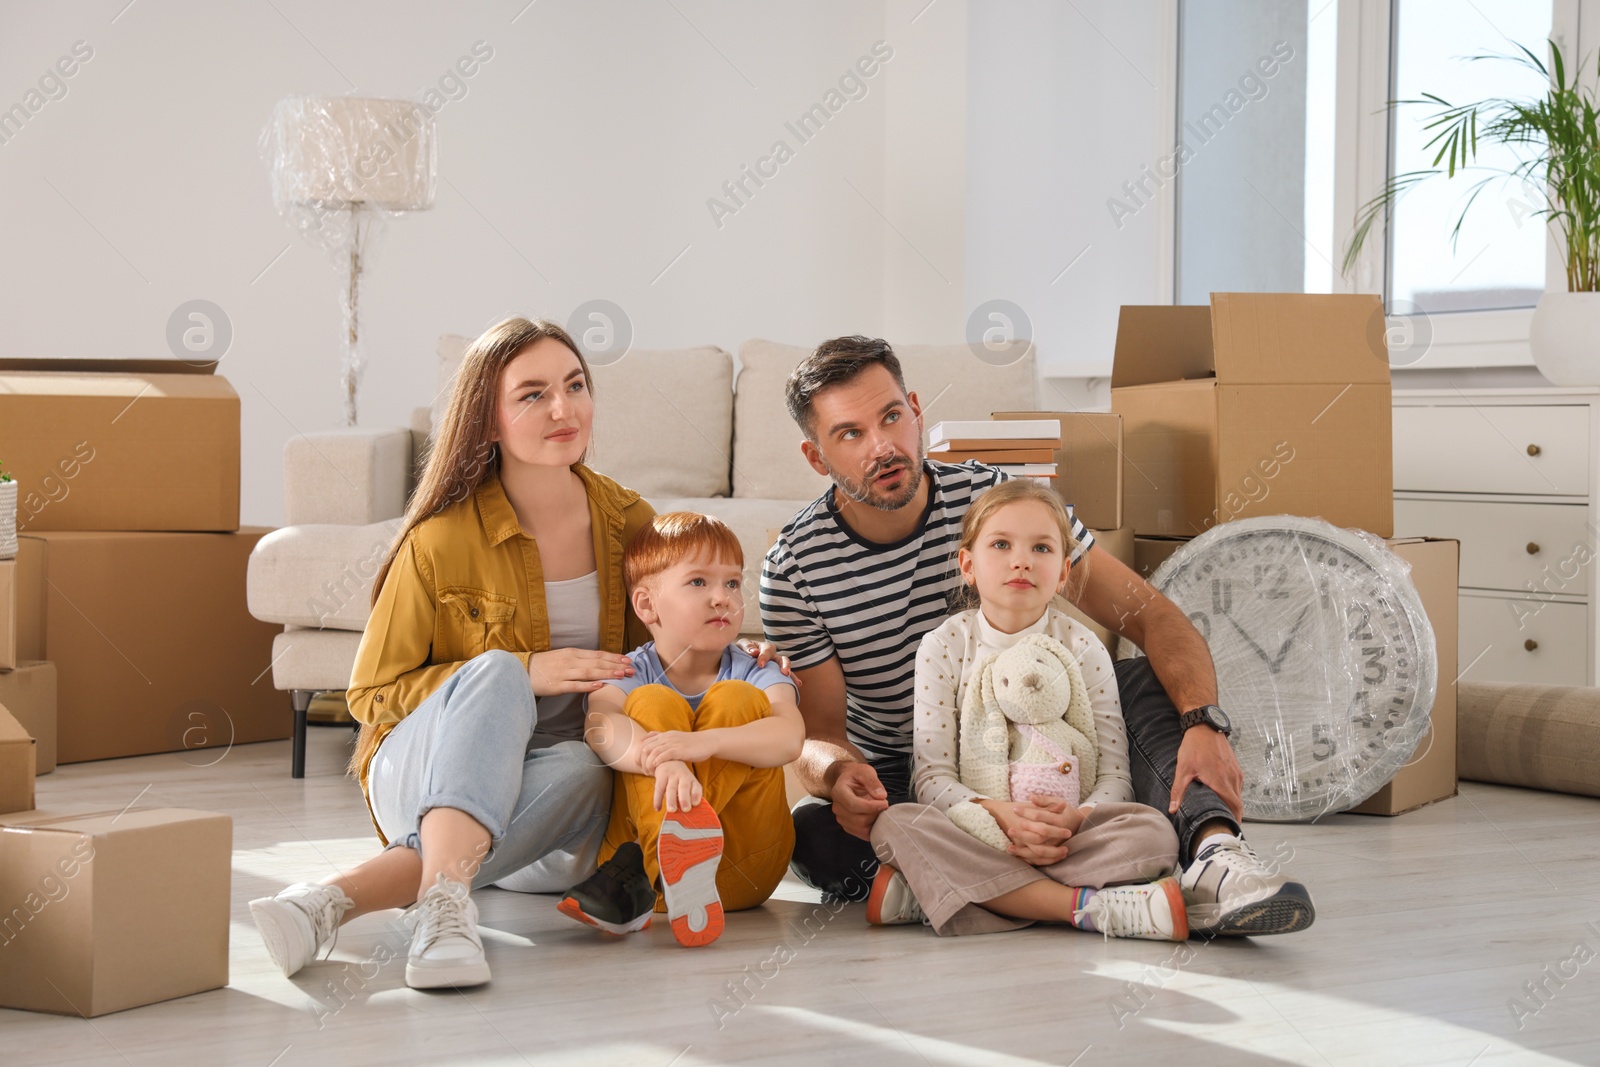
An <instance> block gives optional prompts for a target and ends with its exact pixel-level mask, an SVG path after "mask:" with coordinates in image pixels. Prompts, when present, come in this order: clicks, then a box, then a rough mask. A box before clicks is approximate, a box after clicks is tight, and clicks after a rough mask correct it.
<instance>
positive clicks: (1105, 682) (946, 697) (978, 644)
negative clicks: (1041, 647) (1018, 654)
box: [911, 607, 1133, 811]
mask: <svg viewBox="0 0 1600 1067" xmlns="http://www.w3.org/2000/svg"><path fill="white" fill-rule="evenodd" d="M1029 634H1048V635H1050V636H1051V637H1053V638H1055V639H1056V640H1057V641H1060V642H1061V643H1062V644H1063V645H1065V646H1066V647H1067V651H1069V652H1071V653H1072V655H1073V657H1074V658H1076V659H1077V661H1078V666H1079V668H1080V669H1081V670H1082V671H1083V684H1084V687H1085V688H1087V689H1088V691H1089V707H1090V709H1091V710H1092V711H1093V713H1094V732H1095V751H1096V753H1097V761H1098V764H1099V767H1098V774H1099V777H1097V778H1096V779H1095V780H1094V784H1093V786H1092V787H1090V785H1089V783H1087V782H1085V783H1084V787H1085V789H1087V790H1088V795H1087V796H1085V797H1084V799H1083V803H1085V804H1090V803H1095V804H1098V803H1100V802H1102V801H1116V802H1128V801H1131V800H1132V799H1133V774H1132V771H1131V770H1130V767H1129V762H1128V730H1127V726H1126V725H1124V723H1123V721H1122V701H1121V699H1120V698H1119V697H1118V695H1117V676H1116V673H1115V671H1114V670H1113V669H1112V664H1111V653H1110V652H1108V651H1106V646H1105V645H1103V644H1101V643H1100V639H1099V638H1098V637H1096V636H1095V635H1094V633H1093V632H1092V631H1091V630H1090V629H1089V628H1088V627H1087V626H1084V625H1083V624H1082V623H1080V622H1078V620H1076V619H1074V618H1073V617H1072V616H1071V615H1068V614H1067V613H1066V612H1064V611H1061V610H1060V609H1059V608H1055V607H1046V608H1045V612H1044V614H1043V615H1041V616H1039V621H1038V622H1035V623H1034V624H1033V625H1032V626H1029V627H1027V628H1026V629H1023V630H1019V631H1018V632H1016V633H1014V634H1008V633H1005V632H1003V631H1001V630H997V629H995V628H994V627H993V626H991V625H990V624H989V620H988V619H986V618H984V617H983V611H982V609H981V608H969V609H968V610H966V611H963V612H960V613H958V614H955V615H952V616H950V618H948V619H946V620H945V621H944V624H943V625H941V626H940V627H939V628H938V629H936V630H933V631H931V632H930V633H928V634H927V636H925V637H923V639H922V644H921V645H920V646H918V648H917V680H916V687H917V691H916V699H915V712H914V716H915V719H914V728H913V733H914V742H913V745H912V756H911V782H912V787H913V789H914V790H915V794H916V798H917V800H918V801H919V802H920V803H923V804H930V805H932V806H933V807H936V808H938V809H939V810H940V811H944V810H946V809H947V808H949V807H950V806H951V805H952V804H960V803H965V802H967V801H970V800H971V799H972V798H974V797H976V796H978V794H977V793H976V792H974V791H973V790H971V789H968V788H967V787H966V786H965V785H962V784H961V774H960V771H959V770H958V765H957V759H958V756H957V751H958V749H957V742H958V740H959V738H960V736H961V702H962V700H964V699H965V698H966V695H967V684H968V683H969V682H970V681H971V680H972V678H973V677H974V676H975V673H976V672H974V671H973V669H972V668H973V665H974V664H975V663H976V662H977V661H978V660H979V659H980V658H982V657H983V656H987V655H991V654H993V653H997V652H1004V651H1005V650H1006V649H1008V648H1010V647H1011V646H1012V645H1014V644H1016V643H1017V642H1018V641H1020V640H1022V639H1023V638H1024V637H1026V636H1028V635H1029Z"/></svg>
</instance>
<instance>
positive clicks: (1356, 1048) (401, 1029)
mask: <svg viewBox="0 0 1600 1067" xmlns="http://www.w3.org/2000/svg"><path fill="white" fill-rule="evenodd" d="M347 737H348V734H347V732H346V731H344V730H337V729H313V730H312V732H311V739H310V742H311V746H310V754H309V758H308V777H307V778H306V779H304V780H303V781H298V782H297V781H293V780H292V779H290V777H289V774H288V768H289V752H288V744H287V743H286V742H276V743H270V744H261V745H249V746H240V747H238V748H236V749H234V750H232V751H231V752H229V753H227V755H226V756H225V757H224V758H222V759H221V760H220V761H219V762H217V763H216V764H215V765H212V766H209V767H203V766H194V765H193V764H203V763H207V762H209V761H211V760H213V759H215V758H216V753H215V752H200V753H190V754H187V755H166V756H150V757H143V758H139V759H128V760H117V761H110V762H104V763H90V764H78V765H73V766H66V767H62V768H61V769H60V770H58V771H57V772H56V773H55V774H52V775H50V776H48V777H45V778H42V779H40V781H39V805H40V806H41V807H46V806H49V807H52V808H66V809H68V810H91V809H96V808H105V807H121V806H123V805H125V804H127V803H128V802H129V801H131V800H133V798H134V797H135V796H138V795H139V794H140V793H141V791H143V795H142V796H141V797H140V800H139V803H140V804H141V805H173V806H186V807H197V808H204V809H208V810H212V811H220V812H227V813H229V814H231V815H232V816H233V818H234V847H235V852H234V879H233V938H232V950H231V958H232V984H231V985H230V986H229V987H228V988H226V989H223V990H217V991H213V992H210V993H204V994H201V995H198V996H193V997H188V998H185V999H182V1000H177V1001H170V1002H167V1003H163V1004H155V1005H151V1006H149V1007H145V1008H139V1009H135V1010H132V1011H127V1012H122V1013H119V1014H116V1015H108V1016H103V1017H101V1018H99V1019H95V1020H92V1021H85V1020H82V1019H71V1018H61V1017H55V1016H47V1015H35V1014H30V1013H26V1012H14V1011H0V1063H4V1064H8V1065H9V1064H80V1063H83V1064H87V1063H105V1064H161V1065H171V1064H172V1063H174V1062H178V1063H196V1064H244V1065H249V1067H269V1065H273V1067H289V1065H294V1064H333V1063H338V1064H369V1063H370V1064H381V1065H385V1067H388V1065H396V1064H406V1063H463V1064H530V1065H542V1064H553V1063H569V1062H570V1063H582V1064H603V1063H627V1064H644V1065H651V1067H669V1065H672V1067H689V1065H692V1064H745V1063H803V1064H824V1063H847V1064H854V1063H868V1062H870V1063H874V1064H883V1065H891V1064H933V1065H940V1067H943V1065H951V1067H965V1065H968V1064H980V1063H997V1064H1018V1065H1020V1064H1035V1063H1047V1064H1079V1065H1082V1067H1091V1065H1094V1064H1109V1063H1151V1064H1163V1065H1165V1064H1171V1065H1183V1067H1187V1065H1191V1064H1210V1063H1218V1064H1221V1063H1227V1064H1255V1063H1297V1064H1298V1063H1305V1064H1319V1065H1326V1064H1363V1065H1364V1064H1387V1063H1394V1064H1450V1065H1456V1067H1469V1065H1471V1067H1486V1065H1489V1064H1513V1063H1514V1064H1535V1063H1590V1064H1593V1063H1600V934H1597V933H1596V930H1600V800H1591V799H1584V798H1577V797H1569V796H1559V795H1555V794H1546V793H1538V792H1530V791H1524V790H1517V789H1506V788H1499V787H1494V786H1486V785H1478V784H1475V783H1464V784H1463V787H1462V794H1461V796H1460V797H1458V798H1456V799H1454V800H1450V801H1446V802H1444V803H1441V804H1436V805H1433V806H1432V807H1429V808H1426V809H1423V810H1421V811H1417V812H1413V813H1411V814H1409V815H1404V816H1401V817H1399V818H1396V819H1379V818H1371V817H1362V816H1338V817H1335V818H1332V819H1330V820H1328V821H1326V822H1325V823H1323V824H1321V825H1315V826H1274V825H1265V824H1252V826H1251V827H1250V829H1249V837H1250V839H1251V840H1252V842H1253V843H1254V844H1255V846H1256V849H1257V851H1258V852H1261V853H1262V854H1263V855H1271V854H1277V855H1280V856H1284V857H1288V859H1289V862H1288V867H1289V869H1290V870H1291V871H1293V872H1294V873H1295V874H1297V875H1298V876H1299V877H1300V878H1301V879H1302V880H1303V881H1305V882H1306V883H1307V884H1308V885H1309V886H1310V887H1311V889H1312V892H1313V893H1314V895H1315V897H1316V902H1317V906H1318V919H1317V923H1316V925H1315V926H1314V927H1313V928H1312V929H1311V930H1309V931H1307V932H1306V933H1303V934H1300V935H1296V936H1292V937H1281V938H1262V939H1259V940H1255V941H1237V940H1236V941H1225V942H1224V941H1218V942H1214V943H1209V944H1207V943H1201V942H1195V943H1192V944H1189V945H1187V946H1178V945H1172V944H1159V943H1154V942H1141V941H1111V942H1105V941H1103V940H1102V939H1100V938H1099V937H1097V936H1094V935H1091V934H1085V933H1080V932H1078V931H1073V930H1067V929H1060V928H1045V929H1041V928H1035V929H1032V930H1026V931H1021V932H1018V933H1013V934H1004V935H996V936H990V937H977V938H965V939H939V938H936V937H934V936H933V934H932V933H931V932H929V931H927V930H926V929H924V928H922V927H920V926H916V927H897V928H890V929H871V928H869V927H867V925H866V923H865V920H864V918H863V915H862V909H861V908H860V907H859V906H852V907H849V908H845V909H843V910H842V911H840V912H839V913H838V914H836V915H834V914H830V913H829V911H828V910H827V909H823V908H820V906H819V905H818V904H816V903H815V896H814V894H808V893H807V891H806V890H804V889H803V888H802V887H800V886H799V885H797V884H795V883H792V882H786V883H785V884H784V886H783V888H782V889H780V891H779V896H780V897H781V898H782V899H775V900H773V901H771V902H770V903H768V904H767V906H766V907H765V908H762V909H758V910H757V911H754V912H746V913H741V914H736V915H732V916H730V918H729V923H728V929H727V932H726V933H725V934H724V935H723V937H722V939H721V940H720V941H719V942H718V943H717V944H716V945H715V946H713V947H711V948H709V949H702V950H696V951H691V950H686V949H681V948H679V947H678V946H677V945H676V944H675V943H674V942H673V941H672V938H671V934H670V932H669V931H668V930H667V929H666V928H665V925H664V924H658V925H659V928H657V929H652V930H650V931H647V932H646V933H644V934H640V935H634V936H633V937H631V938H627V939H602V937H601V936H600V935H597V934H594V933H593V932H591V931H589V930H586V929H584V928H582V927H579V926H577V925H576V924H574V923H572V922H570V921H568V920H566V919H564V918H562V917H561V916H560V915H558V914H557V913H556V911H555V909H554V898H550V897H536V896H521V895H518V894H514V893H506V892H502V891H499V890H493V889H491V890H485V891H482V892H480V893H479V894H478V901H479V908H480V909H481V913H482V921H483V924H484V941H485V944H486V945H487V947H488V952H489V961H490V964H491V966H492V967H493V969H494V975H495V977H494V981H493V982H492V983H491V984H490V985H488V986H486V987H484V988H482V989H480V990H476V991H471V992H467V993H457V992H443V993H420V992H416V991H413V990H410V989H408V988H407V987H406V985H405V982H404V977H403V971H404V963H403V961H404V957H405V945H406V941H405V938H404V935H403V934H401V933H399V932H397V929H396V927H394V926H393V925H391V921H390V920H388V919H386V918H385V917H383V916H369V917H367V918H364V919H360V920H357V921H356V922H355V923H353V924H351V925H350V926H348V927H346V928H345V929H344V931H343V932H342V934H341V936H340V939H339V943H338V947H337V949H336V950H335V952H334V954H333V957H332V959H331V960H329V961H328V962H324V963H316V964H312V965H311V966H310V967H308V968H307V969H306V970H304V971H302V972H301V973H300V974H299V975H297V976H295V978H294V979H293V980H286V979H284V978H283V977H282V976H281V975H279V974H278V973H277V972H276V971H275V970H274V969H273V968H272V965H271V963H270V961H269V960H268V958H267V955H266V952H265V950H264V949H263V948H262V947H261V942H260V940H259V939H258V937H257V935H256V932H255V929H254V927H253V926H252V925H251V922H250V917H249V911H248V909H247V908H246V902H247V901H248V900H250V899H251V898H252V897H256V896H260V895H263V894H267V893H271V892H273V891H276V890H277V889H279V888H281V887H282V886H284V885H286V884H288V883H290V882H292V881H297V880H301V879H305V878H311V877H321V876H322V875H323V874H324V873H326V872H327V871H329V870H330V869H331V868H334V867H336V866H338V865H349V864H351V863H353V862H356V861H358V860H360V859H363V858H365V857H366V856H368V855H370V854H371V853H372V852H373V850H374V848H375V846H376V840H375V839H374V838H373V837H372V836H371V829H370V825H369V823H368V822H367V817H366V813H365V809H364V808H363V806H362V803H361V799H360V795H359V792H358V790H357V787H356V786H355V784H354V783H353V782H351V781H349V780H348V779H345V778H343V777H341V776H340V774H339V768H340V767H341V765H342V764H343V762H344V758H345V740H346V738H347ZM808 918H809V919H810V922H809V924H808V923H807V920H808ZM1590 922H1594V923H1596V924H1597V926H1596V928H1594V929H1589V928H1586V926H1585V924H1586V923H1590ZM1580 944H1587V946H1588V949H1589V950H1591V951H1592V952H1593V953H1594V954H1595V958H1594V959H1590V960H1588V962H1585V963H1583V964H1581V965H1579V964H1575V963H1567V964H1565V965H1563V962H1562V961H1565V960H1568V959H1569V958H1571V957H1572V956H1573V953H1574V948H1575V946H1577V945H1580ZM1582 955H1583V956H1585V957H1587V956H1588V953H1587V952H1586V953H1583V954H1582ZM389 956H392V957H393V961H392V962H388V963H383V962H381V961H382V960H384V959H385V958H386V957H389ZM1547 965H1549V966H1550V967H1551V970H1550V971H1549V972H1546V971H1545V970H1544V969H1545V968H1546V966H1547ZM1563 966H1564V968H1565V973H1566V977H1565V978H1560V977H1559V972H1558V969H1560V968H1562V967H1563ZM1574 967H1576V968H1577V971H1576V974H1574V973H1573V968H1574ZM1548 974H1557V975H1558V980H1560V981H1562V982H1564V984H1563V985H1560V986H1558V985H1557V984H1556V982H1555V981H1547V982H1546V987H1547V989H1549V990H1550V994H1549V996H1548V1003H1546V1004H1544V1006H1543V1007H1542V1008H1540V1010H1539V1011H1538V1013H1537V1014H1535V1015H1531V1016H1529V1017H1527V1018H1525V1019H1524V1020H1523V1025H1522V1027H1521V1028H1520V1029H1519V1028H1518V1027H1517V1025H1516V1023H1515V1021H1514V1019H1513V1015H1512V1011H1511V1009H1510V1006H1509V1005H1510V1003H1511V1002H1512V1000H1513V998H1517V997H1522V998H1523V1000H1524V1003H1525V1005H1526V1006H1527V1007H1528V1008H1529V1009H1530V1010H1531V1009H1532V1008H1536V1007H1540V1005H1539V1002H1537V1001H1533V1000H1531V999H1529V998H1528V994H1527V991H1526V989H1525V987H1524V983H1528V982H1537V981H1540V980H1541V979H1544V978H1545V977H1546V976H1547V975H1548ZM730 980H743V981H744V983H745V987H746V992H745V993H743V995H742V997H741V998H735V997H734V996H732V995H731V994H730V992H729V986H728V983H729V982H730Z"/></svg>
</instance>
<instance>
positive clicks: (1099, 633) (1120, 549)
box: [1051, 529, 1133, 659]
mask: <svg viewBox="0 0 1600 1067" xmlns="http://www.w3.org/2000/svg"><path fill="white" fill-rule="evenodd" d="M1091 532H1092V533H1093V534H1094V543H1095V544H1097V545H1099V546H1100V547H1101V548H1102V549H1104V550H1105V551H1106V552H1108V553H1110V554H1111V555H1112V556H1113V557H1115V558H1116V559H1117V560H1119V561H1120V562H1122V563H1123V564H1125V565H1127V566H1129V567H1131V566H1133V531H1132V530H1128V529H1122V530H1091ZM1051 603H1052V604H1053V605H1054V606H1055V607H1058V608H1060V609H1061V610H1062V611H1064V612H1066V613H1067V614H1068V615H1071V616H1072V617H1073V618H1074V619H1077V620H1078V621H1079V622H1081V623H1083V624H1084V625H1085V626H1087V627H1088V628H1089V629H1091V630H1093V631H1094V635H1095V636H1096V637H1098V638H1099V639H1100V643H1101V644H1103V645H1105V646H1106V648H1107V649H1109V650H1110V651H1111V656H1112V658H1113V659H1115V658H1116V654H1117V645H1116V642H1117V641H1118V640H1120V638H1119V637H1118V636H1117V635H1116V634H1114V633H1112V632H1111V631H1110V630H1108V629H1106V628H1105V627H1104V626H1101V625H1100V624H1099V623H1097V622H1095V621H1094V620H1093V619H1091V618H1089V616H1087V615H1085V614H1084V613H1083V612H1081V611H1079V610H1078V608H1077V607H1076V606H1075V605H1074V604H1073V603H1072V601H1070V600H1068V599H1067V598H1066V597H1064V596H1058V597H1056V598H1055V599H1054V600H1052V601H1051Z"/></svg>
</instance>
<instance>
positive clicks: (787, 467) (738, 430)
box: [733, 341, 1038, 500]
mask: <svg viewBox="0 0 1600 1067" xmlns="http://www.w3.org/2000/svg"><path fill="white" fill-rule="evenodd" d="M810 351H811V350H810V349H807V348H801V347H799V346H797V345H785V344H778V343H777V342H775V341H746V342H745V343H744V344H743V345H742V346H741V347H740V349H739V361H740V363H742V364H743V369H741V370H740V372H739V380H738V383H737V386H738V393H737V394H736V395H735V397H734V402H733V495H734V496H735V497H767V498H775V499H782V500H814V499H815V498H816V497H818V496H820V495H821V494H822V491H823V490H824V489H826V488H827V486H828V479H827V478H826V477H824V476H823V475H820V474H818V473H817V472H816V471H814V470H812V469H811V465H810V464H809V463H807V462H806V460H805V457H804V456H802V455H801V454H800V441H801V439H802V434H801V432H800V428H799V427H798V426H796V425H795V424H794V420H793V419H791V418H789V412H788V408H787V407H786V406H785V405H784V399H783V387H784V383H785V382H786V381H788V379H789V374H790V373H791V372H792V371H793V370H794V368H795V367H796V366H797V365H798V364H799V363H800V361H801V360H802V359H804V358H805V357H806V356H807V355H809V354H810ZM894 351H895V355H896V356H898V357H899V358H900V369H901V371H902V372H903V373H904V374H905V378H906V388H907V389H908V390H910V391H911V392H914V393H916V394H917V399H918V400H919V401H920V402H921V404H922V415H923V424H924V429H926V428H927V427H931V426H933V425H934V423H937V422H942V421H944V420H945V419H986V418H988V417H989V415H990V413H991V412H995V411H1027V410H1032V409H1033V408H1035V407H1036V406H1037V405H1038V402H1037V397H1038V388H1037V386H1036V384H1035V381H1034V348H1033V345H1032V343H1030V342H1026V341H1019V342H1016V343H1015V357H1014V358H1011V357H1009V356H1008V357H1007V359H998V360H990V359H979V358H978V357H977V356H976V355H975V354H974V353H973V351H972V349H971V348H970V347H969V346H967V345H965V344H957V345H896V346H895V347H894ZM1000 363H1004V364H1005V365H1004V366H1000V365H997V364H1000ZM924 441H926V436H924Z"/></svg>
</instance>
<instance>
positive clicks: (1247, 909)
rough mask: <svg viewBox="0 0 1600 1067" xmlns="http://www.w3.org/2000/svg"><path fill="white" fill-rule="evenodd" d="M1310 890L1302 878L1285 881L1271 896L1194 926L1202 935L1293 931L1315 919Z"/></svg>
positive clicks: (1247, 935)
mask: <svg viewBox="0 0 1600 1067" xmlns="http://www.w3.org/2000/svg"><path fill="white" fill-rule="evenodd" d="M1316 917H1317V910H1316V908H1315V907H1314V906H1313V905H1312V903H1311V894H1310V893H1308V892H1307V891H1306V887H1305V886H1303V885H1301V884H1300V883H1299V882H1285V883H1284V884H1283V885H1282V886H1280V887H1279V889H1278V891H1277V892H1276V893H1274V894H1273V895H1272V896H1270V897H1264V898H1262V899H1261V900H1255V901H1251V902H1250V903H1249V904H1245V905H1243V906H1241V907H1238V908H1235V909H1234V910H1232V911H1230V912H1227V913H1226V914H1224V915H1223V916H1222V917H1221V918H1220V919H1218V920H1217V921H1216V922H1214V923H1211V924H1208V925H1206V926H1204V927H1196V928H1193V932H1194V933H1195V934H1198V935H1199V936H1201V937H1208V938H1209V937H1264V936H1268V935H1271V934H1294V933H1299V932H1300V931H1301V930H1304V929H1306V928H1307V927H1308V926H1310V925H1311V924H1312V923H1313V922H1314V921H1316Z"/></svg>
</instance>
